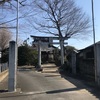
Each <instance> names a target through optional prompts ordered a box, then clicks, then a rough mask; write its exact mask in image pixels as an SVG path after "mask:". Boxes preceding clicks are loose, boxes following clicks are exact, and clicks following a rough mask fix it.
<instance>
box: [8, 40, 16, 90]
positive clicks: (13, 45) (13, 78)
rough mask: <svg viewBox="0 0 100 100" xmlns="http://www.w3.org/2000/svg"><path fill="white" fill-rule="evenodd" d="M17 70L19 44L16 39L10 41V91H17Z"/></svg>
mask: <svg viewBox="0 0 100 100" xmlns="http://www.w3.org/2000/svg"><path fill="white" fill-rule="evenodd" d="M16 71H17V44H16V42H15V41H11V42H10V43H9V78H8V91H9V92H13V91H16Z"/></svg>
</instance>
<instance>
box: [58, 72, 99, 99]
mask: <svg viewBox="0 0 100 100" xmlns="http://www.w3.org/2000/svg"><path fill="white" fill-rule="evenodd" d="M60 75H61V77H62V78H64V79H66V80H68V81H69V82H71V83H72V84H74V85H75V86H76V87H77V88H78V89H86V90H87V91H88V92H90V93H91V94H92V95H94V96H95V97H96V98H98V99H100V87H98V86H97V85H96V84H95V82H93V81H91V80H89V79H88V80H87V79H86V80H85V79H84V78H82V77H80V76H76V75H73V74H67V72H60Z"/></svg>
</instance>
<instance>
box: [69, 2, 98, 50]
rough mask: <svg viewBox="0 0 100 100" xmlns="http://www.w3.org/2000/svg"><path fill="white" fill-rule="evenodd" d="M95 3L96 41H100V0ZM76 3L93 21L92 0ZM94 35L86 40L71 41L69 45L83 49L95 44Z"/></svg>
mask: <svg viewBox="0 0 100 100" xmlns="http://www.w3.org/2000/svg"><path fill="white" fill-rule="evenodd" d="M93 1H94V22H95V40H96V42H97V41H100V35H99V34H100V12H99V9H100V5H99V4H100V0H93ZM76 3H77V5H78V6H79V7H81V8H82V9H83V11H84V12H86V14H87V15H88V16H89V18H90V20H91V21H92V11H91V0H76ZM93 43H94V42H93V33H92V32H91V36H90V37H88V38H86V39H70V40H68V44H69V45H72V46H74V47H76V48H77V49H83V48H85V47H87V46H89V45H91V44H93Z"/></svg>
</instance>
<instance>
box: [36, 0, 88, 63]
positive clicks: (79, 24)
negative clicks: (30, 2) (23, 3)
mask: <svg viewBox="0 0 100 100" xmlns="http://www.w3.org/2000/svg"><path fill="white" fill-rule="evenodd" d="M35 6H36V7H37V10H40V11H41V13H42V14H41V13H39V16H40V17H41V16H42V18H41V20H39V21H38V20H36V23H35V28H36V29H38V30H39V31H40V32H44V33H48V34H52V35H55V36H58V37H59V41H60V47H61V56H62V59H61V64H64V53H63V46H64V40H66V39H69V38H71V37H73V36H76V35H83V34H84V33H85V34H84V35H87V32H88V30H89V28H90V21H89V18H88V17H87V16H86V14H85V13H84V12H83V11H82V9H81V8H79V7H77V6H76V5H75V2H74V0H36V1H35ZM38 18H39V17H38Z"/></svg>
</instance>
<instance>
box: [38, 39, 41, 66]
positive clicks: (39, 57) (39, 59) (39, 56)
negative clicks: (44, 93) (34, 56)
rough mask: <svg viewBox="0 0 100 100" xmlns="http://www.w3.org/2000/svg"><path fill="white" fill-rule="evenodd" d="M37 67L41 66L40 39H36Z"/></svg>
mask: <svg viewBox="0 0 100 100" xmlns="http://www.w3.org/2000/svg"><path fill="white" fill-rule="evenodd" d="M38 67H39V68H41V41H38Z"/></svg>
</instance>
